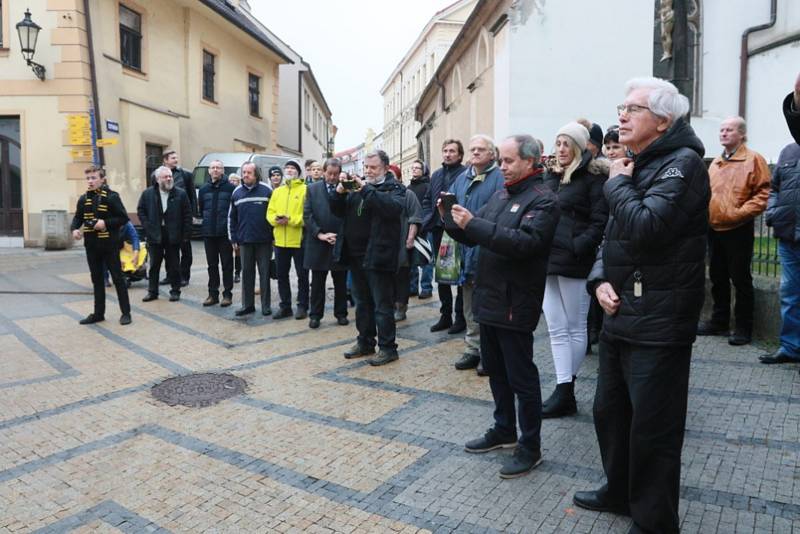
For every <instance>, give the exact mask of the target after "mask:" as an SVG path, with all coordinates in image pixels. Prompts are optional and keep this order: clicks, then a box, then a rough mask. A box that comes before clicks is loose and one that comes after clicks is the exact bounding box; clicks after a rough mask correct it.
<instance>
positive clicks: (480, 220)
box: [447, 176, 559, 332]
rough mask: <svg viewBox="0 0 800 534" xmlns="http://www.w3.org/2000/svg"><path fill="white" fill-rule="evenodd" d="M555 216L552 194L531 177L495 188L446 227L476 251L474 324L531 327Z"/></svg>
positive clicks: (538, 306)
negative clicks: (465, 218) (460, 224)
mask: <svg viewBox="0 0 800 534" xmlns="http://www.w3.org/2000/svg"><path fill="white" fill-rule="evenodd" d="M558 216H559V210H558V199H557V198H556V196H555V194H554V193H553V192H552V191H551V190H550V189H549V188H548V187H546V186H545V185H544V183H543V182H542V179H541V176H531V177H528V178H526V179H524V180H522V181H520V182H517V183H515V184H512V185H509V186H505V188H504V189H502V190H500V191H496V192H495V193H494V194H493V195H492V197H491V198H490V199H489V201H488V202H487V203H486V205H485V206H484V207H483V208H482V209H481V210H480V211H479V212H478V214H477V215H476V216H475V217H473V219H472V220H471V221H470V222H469V224H467V226H466V227H465V228H464V229H463V230H461V229H455V230H449V229H448V230H447V233H448V234H450V235H451V236H452V237H453V238H454V239H455V240H457V241H459V242H461V243H464V244H465V245H469V246H475V245H479V246H480V249H481V252H480V255H479V256H478V265H477V269H476V277H475V291H474V293H473V297H472V313H473V315H474V317H475V321H476V322H478V323H480V324H485V325H490V326H495V327H498V328H503V329H508V330H517V331H520V332H532V331H533V330H535V329H536V325H537V324H538V323H539V317H540V316H541V313H542V299H543V298H544V286H545V279H546V277H547V256H548V254H549V253H550V244H551V242H552V240H553V235H554V234H555V230H556V225H557V224H558Z"/></svg>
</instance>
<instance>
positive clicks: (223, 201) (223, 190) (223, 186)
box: [197, 176, 236, 237]
mask: <svg viewBox="0 0 800 534" xmlns="http://www.w3.org/2000/svg"><path fill="white" fill-rule="evenodd" d="M234 189H236V186H234V185H233V184H232V183H230V182H229V181H228V180H226V179H225V177H224V176H223V177H221V178H220V179H219V180H217V181H216V182H213V181H212V182H208V183H206V184H205V185H204V186H203V187H201V188H200V192H199V193H198V195H197V204H198V209H199V210H200V216H201V217H202V218H203V228H202V230H203V237H223V236H225V237H227V235H228V210H229V209H230V207H231V196H232V195H233V191H234Z"/></svg>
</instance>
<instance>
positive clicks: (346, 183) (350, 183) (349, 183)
mask: <svg viewBox="0 0 800 534" xmlns="http://www.w3.org/2000/svg"><path fill="white" fill-rule="evenodd" d="M340 183H341V184H342V187H343V188H344V190H345V191H355V190H356V188H357V187H358V184H357V183H356V181H355V180H342V181H341V182H340Z"/></svg>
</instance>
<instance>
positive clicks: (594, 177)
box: [542, 122, 608, 418]
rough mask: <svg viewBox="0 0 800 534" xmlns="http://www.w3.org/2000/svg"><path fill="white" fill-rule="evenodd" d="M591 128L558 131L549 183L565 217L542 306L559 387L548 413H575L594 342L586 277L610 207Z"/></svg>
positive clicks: (552, 255)
mask: <svg viewBox="0 0 800 534" xmlns="http://www.w3.org/2000/svg"><path fill="white" fill-rule="evenodd" d="M589 144H590V141H589V132H588V131H587V130H586V128H585V127H584V126H583V125H581V124H579V123H577V122H570V123H568V124H565V125H564V126H562V127H561V129H560V130H559V131H558V133H557V134H556V143H555V146H556V154H555V155H556V157H555V162H554V165H553V166H552V167H551V168H549V169H548V171H547V173H546V174H545V177H544V183H545V185H547V187H549V188H550V189H551V190H553V192H554V193H555V194H556V196H557V197H558V204H559V208H560V210H561V218H560V219H559V221H558V226H557V227H556V233H555V237H554V238H553V245H552V247H551V249H550V260H549V264H548V266H547V283H546V284H545V289H544V303H543V305H542V310H543V311H544V317H545V319H546V320H547V330H548V332H549V334H550V348H551V350H552V353H553V364H554V366H555V369H556V389H555V391H553V393H552V394H551V395H550V397H549V398H548V399H547V400H546V401H544V403H543V404H542V417H543V418H549V417H562V416H565V415H574V414H575V413H577V411H578V406H577V403H576V401H575V378H576V376H577V375H578V370H579V369H580V366H581V363H583V359H584V357H585V356H586V348H587V346H588V331H587V316H588V312H589V303H590V300H591V299H590V296H589V293H588V292H587V291H586V278H587V276H588V275H589V271H590V270H591V269H592V265H593V264H594V259H595V256H596V254H597V247H598V246H599V245H600V241H601V240H602V238H603V230H604V228H605V225H606V219H607V218H608V206H607V204H606V201H605V198H604V197H603V183H604V182H605V179H606V177H607V176H606V175H603V174H602V171H601V170H600V166H599V165H597V164H596V163H595V162H596V161H597V160H595V159H594V157H593V155H592V152H591V151H590V150H588V148H587V147H588V146H589Z"/></svg>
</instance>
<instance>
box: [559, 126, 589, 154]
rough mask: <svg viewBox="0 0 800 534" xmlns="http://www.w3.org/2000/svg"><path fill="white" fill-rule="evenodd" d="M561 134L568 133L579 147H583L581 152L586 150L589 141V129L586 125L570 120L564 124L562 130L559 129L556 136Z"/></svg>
mask: <svg viewBox="0 0 800 534" xmlns="http://www.w3.org/2000/svg"><path fill="white" fill-rule="evenodd" d="M559 135H566V136H567V137H569V138H570V139H572V140H573V141H575V144H576V145H578V148H580V149H581V152H583V151H584V150H586V143H588V142H589V130H587V129H586V127H585V126H583V125H581V124H578V123H577V122H569V123H567V124H565V125H564V126H562V127H561V129H560V130H558V133H557V134H556V137H558V136H559Z"/></svg>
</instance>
